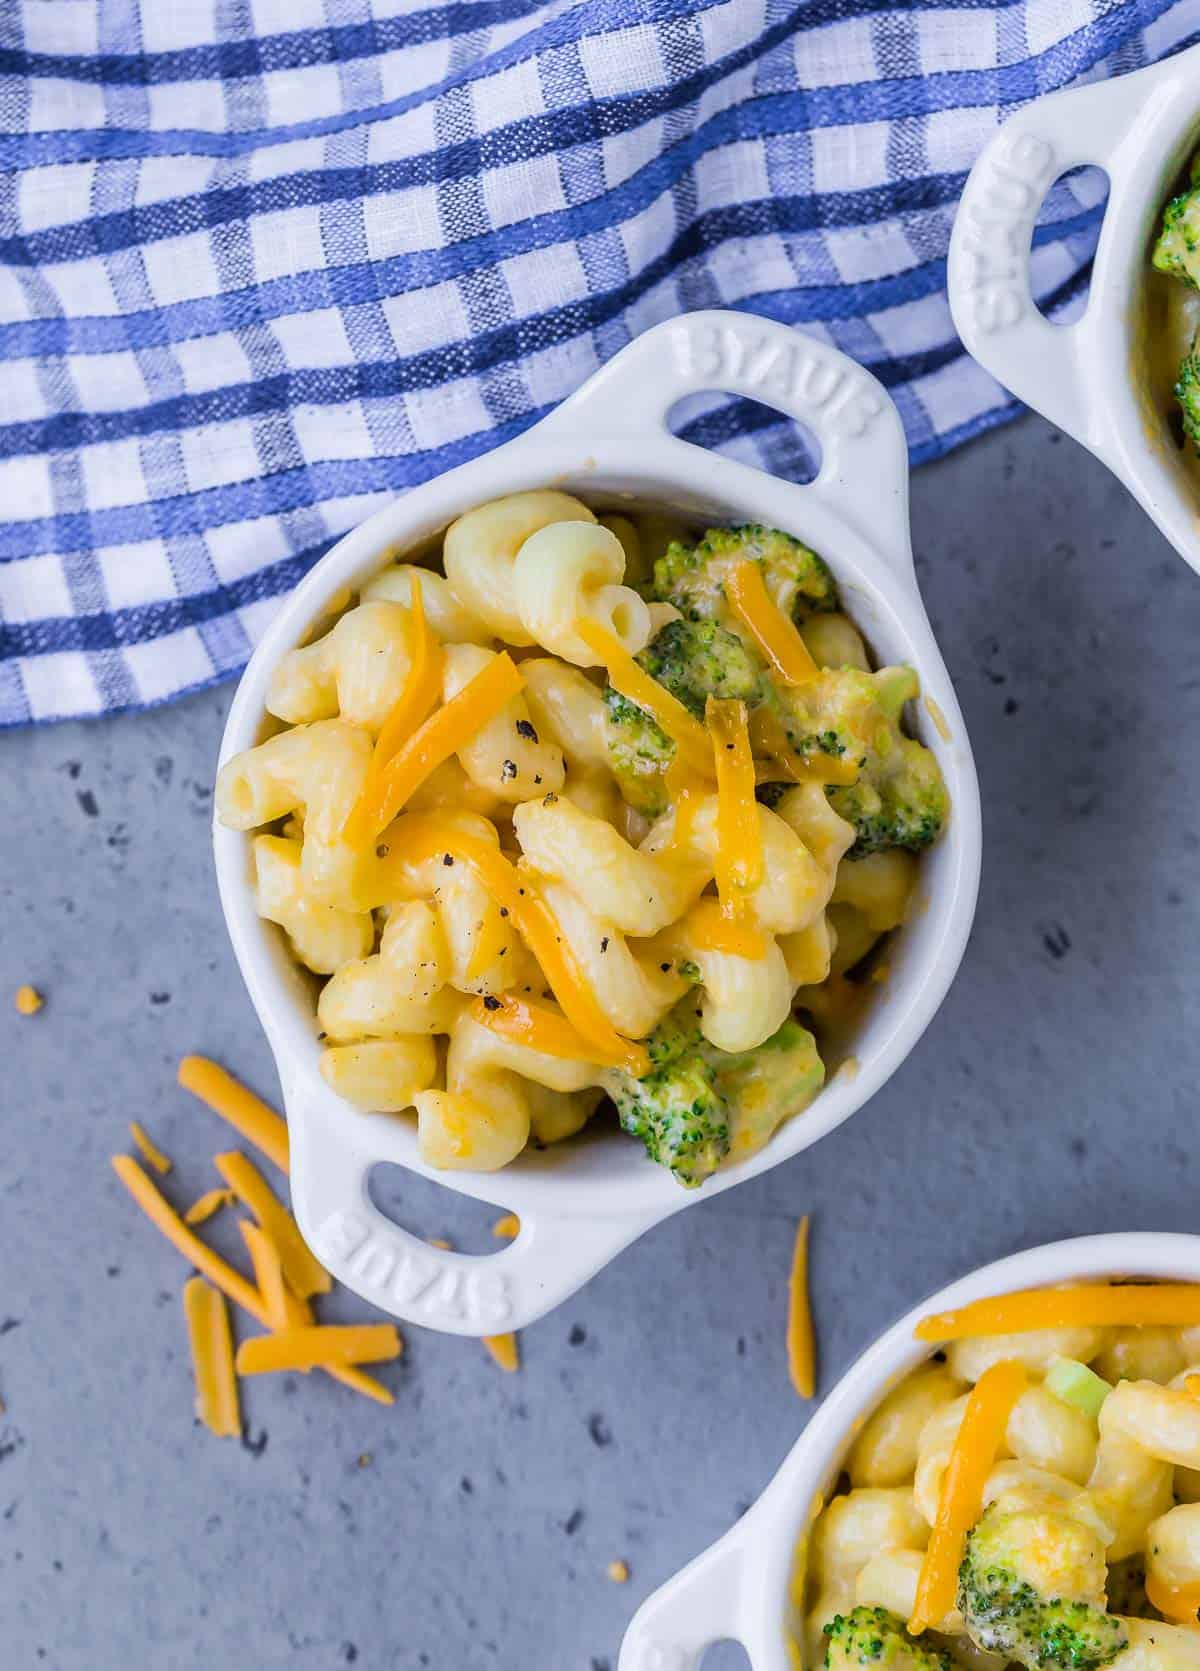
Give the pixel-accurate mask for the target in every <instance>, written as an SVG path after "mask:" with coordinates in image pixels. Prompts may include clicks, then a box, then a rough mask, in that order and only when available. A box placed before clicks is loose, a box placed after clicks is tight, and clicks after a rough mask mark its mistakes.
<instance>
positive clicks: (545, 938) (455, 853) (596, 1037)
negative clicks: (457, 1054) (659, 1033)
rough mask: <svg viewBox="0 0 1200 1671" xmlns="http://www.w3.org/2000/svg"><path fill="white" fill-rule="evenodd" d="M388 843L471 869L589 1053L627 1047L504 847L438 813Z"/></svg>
mask: <svg viewBox="0 0 1200 1671" xmlns="http://www.w3.org/2000/svg"><path fill="white" fill-rule="evenodd" d="M388 839H389V844H390V846H391V850H392V853H393V855H399V854H403V855H404V856H405V857H406V858H408V859H411V860H412V861H413V862H414V863H420V862H422V861H423V860H426V859H429V858H430V857H432V856H434V855H436V854H438V853H445V854H449V855H450V856H451V857H453V858H457V859H461V860H462V862H463V863H464V864H468V865H470V866H471V869H472V870H473V871H474V872H475V874H476V875H477V876H478V877H479V879H480V881H481V882H482V883H483V885H484V887H485V888H486V889H487V890H488V892H489V893H490V894H491V896H492V898H493V899H494V900H495V902H496V904H497V905H500V906H503V907H504V909H505V910H507V911H508V913H509V916H510V917H511V919H512V922H513V926H514V927H515V928H516V929H517V931H518V933H519V934H521V935H522V936H523V938H524V939H525V941H526V942H527V944H528V946H529V949H530V951H531V952H532V953H533V955H534V956H535V957H536V958H537V960H538V962H539V963H540V964H541V967H542V973H543V974H544V975H545V977H546V980H547V981H548V982H549V985H550V988H551V990H552V992H553V993H554V996H555V997H556V998H557V999H558V1002H559V1003H560V1004H561V1005H562V1008H563V1013H564V1014H565V1015H566V1018H567V1020H568V1021H569V1022H570V1023H571V1025H572V1026H573V1027H574V1028H576V1030H577V1031H578V1032H580V1033H582V1034H583V1036H584V1037H585V1038H586V1039H587V1040H588V1046H589V1050H590V1051H592V1052H594V1051H602V1052H604V1053H605V1054H606V1055H609V1056H614V1057H615V1056H618V1055H619V1054H620V1053H621V1052H622V1051H623V1050H625V1049H626V1047H627V1045H628V1040H627V1039H624V1038H623V1037H622V1035H621V1034H620V1033H618V1032H617V1030H616V1028H615V1027H613V1025H612V1023H611V1022H610V1021H609V1019H608V1017H607V1016H606V1015H605V1013H604V1011H603V1010H602V1009H601V1008H600V1005H599V1003H598V1002H597V999H596V995H595V993H594V992H593V991H592V989H591V987H590V986H589V985H588V983H587V981H586V980H585V979H584V976H583V973H582V971H581V970H580V968H579V965H578V963H577V962H576V960H575V957H574V955H573V954H572V952H571V949H570V947H569V946H568V945H567V943H566V941H565V939H564V938H563V934H562V931H561V929H560V928H559V925H558V922H557V919H556V918H555V916H554V913H553V912H552V911H551V910H550V907H549V906H548V905H547V904H546V902H545V900H543V899H542V898H541V897H540V896H539V895H538V894H537V893H536V892H535V890H534V887H533V883H532V881H531V880H530V879H529V878H528V877H526V876H525V875H523V874H519V873H518V871H517V869H516V867H515V866H514V865H513V864H512V863H511V861H510V860H508V859H506V858H505V856H504V854H503V853H501V852H500V850H499V848H497V847H493V846H492V845H491V844H490V843H489V842H487V841H485V840H483V839H481V838H480V837H478V836H472V835H468V834H466V833H465V832H463V831H461V830H457V829H455V828H454V826H453V825H449V824H447V823H445V822H444V820H440V819H439V818H438V817H437V816H436V814H416V813H413V814H410V815H409V816H408V817H407V818H404V819H402V820H401V822H400V823H399V824H398V825H397V826H396V829H395V831H394V832H393V833H392V834H391V835H390V836H389V838H388ZM597 1059H599V1058H597Z"/></svg>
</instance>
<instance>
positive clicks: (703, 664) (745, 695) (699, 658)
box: [637, 621, 767, 719]
mask: <svg viewBox="0 0 1200 1671" xmlns="http://www.w3.org/2000/svg"><path fill="white" fill-rule="evenodd" d="M637 660H638V662H639V663H640V664H641V666H642V667H644V668H645V669H646V672H647V673H649V674H650V676H651V678H654V679H657V680H658V682H659V684H660V685H663V686H665V687H666V689H667V690H669V691H670V693H671V695H672V696H674V697H677V698H678V699H679V701H680V702H682V703H683V705H684V707H685V708H687V709H688V710H689V711H690V712H691V713H693V714H695V716H696V718H697V719H703V718H704V705H705V702H706V701H707V699H708V698H709V697H710V696H716V697H719V698H721V699H723V700H724V699H732V700H735V701H740V702H745V703H747V704H749V705H750V706H751V707H753V706H755V705H756V704H757V703H759V702H761V701H762V700H763V698H764V696H765V695H766V693H767V687H766V683H765V680H764V669H763V666H762V664H761V662H759V661H758V660H757V659H756V658H755V657H754V656H753V655H752V654H751V652H750V651H749V650H748V649H747V648H746V646H745V645H744V644H743V643H742V641H741V639H740V638H738V637H737V635H736V634H735V633H732V632H730V631H728V629H727V628H725V627H721V626H718V625H717V623H716V622H715V621H668V622H667V624H666V626H665V627H664V628H663V629H662V631H661V632H660V633H659V634H658V636H657V637H656V638H654V639H653V640H652V641H651V642H650V643H649V644H648V645H647V646H646V648H645V649H644V650H643V651H642V652H641V654H640V655H639V656H638V657H637Z"/></svg>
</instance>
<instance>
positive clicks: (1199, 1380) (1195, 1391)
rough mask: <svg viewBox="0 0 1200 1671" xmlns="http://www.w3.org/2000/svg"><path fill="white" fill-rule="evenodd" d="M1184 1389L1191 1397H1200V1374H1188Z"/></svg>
mask: <svg viewBox="0 0 1200 1671" xmlns="http://www.w3.org/2000/svg"><path fill="white" fill-rule="evenodd" d="M1183 1390H1184V1392H1185V1393H1187V1395H1188V1397H1189V1398H1200V1375H1186V1376H1185V1377H1184V1381H1183Z"/></svg>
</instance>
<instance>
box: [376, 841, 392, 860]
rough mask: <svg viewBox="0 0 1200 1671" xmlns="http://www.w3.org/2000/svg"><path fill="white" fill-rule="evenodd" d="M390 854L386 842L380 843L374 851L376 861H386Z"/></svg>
mask: <svg viewBox="0 0 1200 1671" xmlns="http://www.w3.org/2000/svg"><path fill="white" fill-rule="evenodd" d="M390 852H391V848H390V847H389V846H388V844H387V842H386V841H381V842H380V844H379V846H378V847H377V848H376V849H375V857H376V858H377V859H386V858H387V856H388V854H389V853H390Z"/></svg>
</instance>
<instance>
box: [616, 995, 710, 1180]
mask: <svg viewBox="0 0 1200 1671" xmlns="http://www.w3.org/2000/svg"><path fill="white" fill-rule="evenodd" d="M646 1045H647V1049H648V1050H649V1052H650V1071H649V1072H648V1073H645V1074H643V1075H642V1077H641V1078H640V1079H635V1078H634V1077H633V1076H632V1074H628V1073H625V1072H623V1071H621V1070H619V1069H613V1070H612V1071H611V1072H610V1073H609V1074H607V1075H606V1076H605V1085H606V1089H607V1090H608V1093H609V1095H610V1096H611V1097H612V1099H613V1102H614V1103H615V1104H616V1108H617V1114H618V1117H619V1118H620V1121H621V1128H622V1130H623V1131H627V1132H628V1133H629V1135H630V1136H631V1137H640V1138H641V1140H642V1142H643V1143H644V1144H645V1145H646V1153H647V1154H648V1155H649V1156H650V1159H651V1160H654V1161H657V1162H658V1164H659V1165H660V1166H667V1167H669V1168H670V1169H671V1171H672V1173H673V1174H674V1176H675V1178H676V1179H677V1180H678V1182H679V1183H681V1184H682V1185H683V1186H684V1188H685V1189H697V1188H699V1186H700V1185H701V1184H702V1183H703V1182H704V1180H705V1179H706V1178H708V1177H711V1175H712V1174H713V1173H714V1172H715V1171H716V1169H717V1167H718V1166H720V1164H721V1162H722V1161H723V1160H724V1158H725V1156H726V1155H727V1154H728V1153H729V1107H728V1104H727V1103H726V1101H725V1098H724V1097H723V1096H722V1095H721V1092H720V1090H719V1089H718V1088H717V1074H716V1069H715V1067H714V1066H713V1063H712V1060H711V1052H710V1051H709V1049H708V1047H707V1046H706V1044H705V1041H704V1039H703V1038H702V1037H701V1034H700V1029H699V1028H698V1027H697V1026H696V1025H695V1005H694V1003H692V1002H691V1001H690V1000H685V1002H684V1003H683V1004H682V1005H677V1006H676V1008H675V1009H674V1010H672V1012H671V1014H670V1015H668V1016H667V1017H666V1018H665V1019H664V1020H663V1021H662V1022H661V1023H660V1024H659V1026H658V1027H656V1028H655V1030H654V1032H653V1033H651V1035H650V1037H649V1039H648V1040H647V1041H646Z"/></svg>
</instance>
